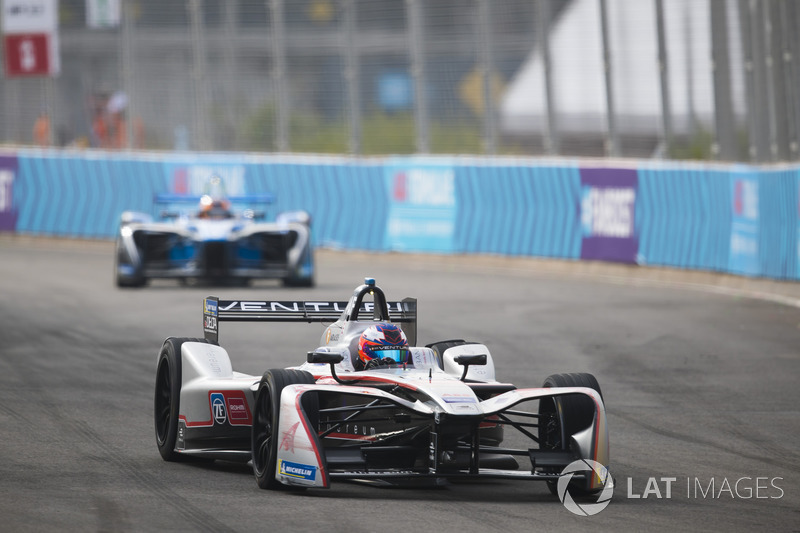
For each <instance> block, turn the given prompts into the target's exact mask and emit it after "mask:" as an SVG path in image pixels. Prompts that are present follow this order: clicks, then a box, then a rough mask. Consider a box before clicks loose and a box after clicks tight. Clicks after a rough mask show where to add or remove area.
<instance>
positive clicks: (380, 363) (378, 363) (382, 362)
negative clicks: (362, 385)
mask: <svg viewBox="0 0 800 533" xmlns="http://www.w3.org/2000/svg"><path fill="white" fill-rule="evenodd" d="M393 364H394V361H393V360H392V359H390V358H388V357H384V358H383V359H379V358H377V357H376V358H375V359H371V360H370V362H369V363H367V367H366V370H373V369H376V368H381V367H385V366H392V365H393Z"/></svg>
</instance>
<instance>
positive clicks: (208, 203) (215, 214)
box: [199, 194, 231, 220]
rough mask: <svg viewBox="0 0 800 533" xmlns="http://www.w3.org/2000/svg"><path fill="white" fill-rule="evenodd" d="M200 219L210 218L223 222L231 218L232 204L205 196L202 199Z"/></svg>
mask: <svg viewBox="0 0 800 533" xmlns="http://www.w3.org/2000/svg"><path fill="white" fill-rule="evenodd" d="M199 216H200V218H210V219H212V220H222V219H225V218H230V217H231V212H230V202H228V201H227V200H225V199H221V198H212V197H211V196H209V195H207V194H206V195H203V197H202V198H200V213H199Z"/></svg>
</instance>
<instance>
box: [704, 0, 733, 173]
mask: <svg viewBox="0 0 800 533" xmlns="http://www.w3.org/2000/svg"><path fill="white" fill-rule="evenodd" d="M726 3H727V0H711V2H710V4H709V8H710V10H711V12H710V19H711V70H712V74H713V79H714V124H715V127H714V129H715V131H714V139H715V140H714V145H713V147H712V152H713V153H714V154H715V155H716V156H717V158H718V159H722V160H724V161H731V160H734V159H735V153H736V146H735V136H734V128H735V122H734V119H733V102H732V100H731V89H730V87H731V68H730V61H729V58H728V17H727V9H726Z"/></svg>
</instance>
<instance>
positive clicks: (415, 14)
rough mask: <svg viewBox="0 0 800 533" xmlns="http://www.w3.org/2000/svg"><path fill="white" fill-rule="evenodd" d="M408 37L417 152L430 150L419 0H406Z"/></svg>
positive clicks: (423, 36) (422, 32) (423, 46)
mask: <svg viewBox="0 0 800 533" xmlns="http://www.w3.org/2000/svg"><path fill="white" fill-rule="evenodd" d="M406 8H407V14H406V16H407V17H408V29H409V32H408V37H409V47H410V48H411V76H412V77H413V79H414V126H415V134H416V144H417V153H420V154H427V153H428V152H430V141H429V138H428V98H427V95H426V94H425V81H426V79H425V43H424V42H423V41H424V39H425V34H424V31H423V28H422V5H421V0H406Z"/></svg>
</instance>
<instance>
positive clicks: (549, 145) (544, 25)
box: [537, 0, 561, 155]
mask: <svg viewBox="0 0 800 533" xmlns="http://www.w3.org/2000/svg"><path fill="white" fill-rule="evenodd" d="M550 3H551V0H539V4H538V7H539V12H538V13H537V18H538V19H539V24H538V30H539V38H540V39H541V43H542V61H543V64H544V65H543V66H544V97H545V106H547V124H546V126H545V134H544V149H545V152H546V153H547V154H549V155H557V154H558V153H559V150H560V149H561V146H560V145H561V143H560V139H559V135H558V123H557V113H556V101H555V95H554V94H553V58H552V57H551V55H550V24H551V23H552V20H551V19H550Z"/></svg>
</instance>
